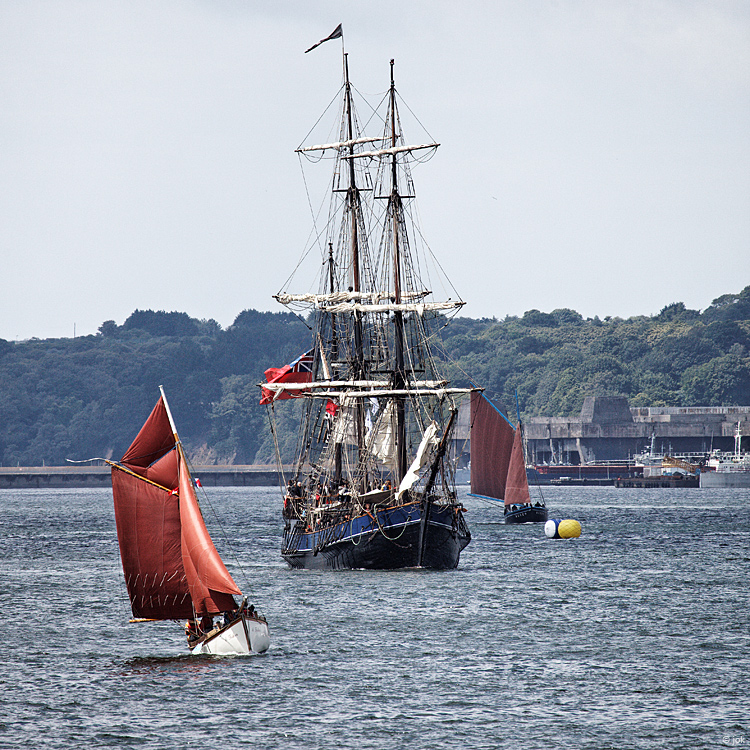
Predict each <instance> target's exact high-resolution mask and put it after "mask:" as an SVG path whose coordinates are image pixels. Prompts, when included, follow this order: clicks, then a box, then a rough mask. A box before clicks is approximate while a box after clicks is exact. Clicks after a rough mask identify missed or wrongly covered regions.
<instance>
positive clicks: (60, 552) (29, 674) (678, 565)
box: [0, 488, 750, 750]
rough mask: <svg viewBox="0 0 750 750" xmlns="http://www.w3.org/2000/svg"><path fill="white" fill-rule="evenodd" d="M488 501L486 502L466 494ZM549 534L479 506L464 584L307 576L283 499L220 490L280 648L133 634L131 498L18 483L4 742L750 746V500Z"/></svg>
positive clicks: (612, 500)
mask: <svg viewBox="0 0 750 750" xmlns="http://www.w3.org/2000/svg"><path fill="white" fill-rule="evenodd" d="M464 491H465V490H464ZM545 496H546V499H547V504H548V505H549V506H550V508H551V511H552V513H551V516H553V517H558V518H560V517H562V518H566V517H568V518H577V519H578V520H579V521H581V524H582V526H583V534H582V536H581V538H580V539H577V540H550V539H547V538H546V537H545V536H544V532H543V528H542V527H541V525H533V526H515V527H514V526H508V527H506V526H504V525H503V524H502V523H501V517H500V515H499V513H498V511H497V510H496V508H494V507H490V506H489V505H487V504H485V503H483V502H482V501H480V500H475V499H472V498H466V499H465V504H466V506H467V508H468V509H469V512H468V514H467V518H468V520H469V523H470V525H471V528H472V532H473V535H474V539H473V541H472V543H471V544H470V545H469V547H468V548H467V549H466V550H465V551H464V553H463V555H462V557H461V564H460V567H459V569H458V570H455V571H447V572H427V571H398V572H367V571H340V572H311V571H292V570H289V569H288V568H287V566H286V565H285V564H284V563H283V561H282V560H281V559H280V557H279V553H278V552H279V537H280V530H281V529H280V520H279V516H278V494H277V491H276V490H274V489H250V488H231V489H217V490H213V491H211V493H210V498H211V501H212V502H211V504H212V506H213V508H215V510H216V512H217V514H218V516H219V518H220V520H221V525H222V528H223V531H224V533H225V534H226V538H227V539H228V540H231V548H232V550H234V551H233V552H231V551H229V549H228V547H227V544H226V542H225V538H224V535H223V534H222V533H221V531H219V528H218V526H217V521H216V519H215V518H214V517H213V516H212V515H211V513H210V512H209V513H207V516H208V518H207V520H208V525H209V528H210V529H211V530H212V532H213V535H214V538H215V540H216V542H217V546H218V547H219V548H220V550H221V551H222V554H223V556H224V559H225V560H226V562H227V564H228V566H229V567H230V569H231V570H232V572H233V573H235V574H236V575H235V577H236V578H237V580H238V582H239V583H240V586H241V587H242V588H243V590H249V591H250V593H251V595H252V598H253V601H255V602H256V603H257V604H258V605H260V607H261V609H262V610H263V611H264V612H265V613H266V615H267V617H268V620H269V623H270V626H271V637H272V646H271V649H270V651H269V652H268V653H267V654H265V655H263V656H256V657H244V658H223V659H220V658H211V657H189V656H187V655H186V654H185V644H184V638H183V635H182V627H181V624H178V623H157V624H143V625H129V624H127V620H128V616H129V609H128V606H127V600H126V595H125V586H124V583H123V580H122V573H121V569H120V561H119V553H118V549H117V542H116V538H115V528H114V515H113V510H112V502H111V496H110V494H109V492H107V491H102V490H23V491H13V490H2V491H0V636H1V637H2V644H3V646H4V648H3V656H2V660H1V662H0V701H2V711H1V712H0V747H1V748H15V747H34V748H66V749H67V748H78V747H82V748H88V747H91V748H192V747H196V748H206V747H214V746H219V747H231V748H238V747H256V748H285V749H287V748H288V749H295V748H309V749H311V750H314V749H318V748H320V749H321V750H322V749H324V748H325V749H329V748H332V747H341V748H373V749H378V750H381V749H382V748H416V749H422V748H424V749H427V748H430V749H431V750H432V749H434V748H448V747H450V748H454V747H464V748H471V750H477V749H480V748H562V747H570V748H581V749H583V748H591V749H592V750H593V749H594V748H595V749H596V750H602V749H603V748H618V749H620V748H631V747H632V748H660V749H661V748H696V747H705V748H709V747H727V746H740V745H748V744H750V716H749V714H750V711H749V710H748V695H750V677H749V676H750V649H749V648H748V647H749V646H750V632H749V628H748V598H749V596H748V586H747V583H748V563H749V562H750V490H719V489H716V490H705V489H704V490H700V489H695V490H636V489H627V490H624V489H623V490H617V489H613V488H553V489H549V490H547V491H546V492H545Z"/></svg>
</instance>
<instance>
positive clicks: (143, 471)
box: [107, 389, 270, 655]
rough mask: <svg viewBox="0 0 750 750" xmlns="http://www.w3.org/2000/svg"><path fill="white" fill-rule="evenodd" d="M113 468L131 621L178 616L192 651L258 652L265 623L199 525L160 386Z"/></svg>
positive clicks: (265, 642)
mask: <svg viewBox="0 0 750 750" xmlns="http://www.w3.org/2000/svg"><path fill="white" fill-rule="evenodd" d="M107 463H108V464H109V465H110V466H111V467H112V494H113V496H114V503H115V520H116V523H117V538H118V542H119V545H120V557H121V559H122V568H123V573H124V575H125V584H126V586H127V589H128V595H129V598H130V606H131V609H132V612H133V618H132V620H131V622H154V621H159V620H183V619H187V622H186V623H185V633H186V636H187V639H188V647H189V649H190V653H192V654H215V655H230V654H251V653H255V654H260V653H263V652H264V651H266V650H267V649H268V647H269V643H270V639H269V633H268V623H267V622H266V620H265V618H264V617H263V616H262V615H260V614H259V613H257V612H256V610H255V608H254V607H253V606H248V605H247V599H246V598H243V599H242V602H241V604H240V605H239V606H238V605H237V601H236V600H235V598H234V597H235V596H241V595H242V592H241V591H240V589H239V588H238V586H237V584H236V583H235V582H234V579H233V578H232V576H231V575H230V573H229V571H228V570H227V568H226V566H225V565H224V562H223V561H222V559H221V557H220V556H219V553H218V551H217V549H216V547H215V546H214V543H213V541H212V540H211V536H210V535H209V533H208V530H207V529H206V525H205V523H204V520H203V515H202V513H201V509H200V506H199V504H198V498H197V496H196V492H195V482H194V480H193V478H192V476H191V475H190V469H189V467H188V464H187V458H186V456H185V452H184V450H183V448H182V443H181V442H180V438H179V436H178V434H177V429H176V428H175V425H174V420H173V419H172V414H171V412H170V410H169V405H168V404H167V399H166V396H165V395H164V390H163V389H161V397H160V398H159V401H157V403H156V406H155V407H154V409H153V411H152V412H151V415H150V416H149V418H148V419H147V420H146V423H145V424H144V425H143V427H142V428H141V430H140V432H139V433H138V435H137V436H136V438H135V440H134V441H133V443H132V444H131V446H130V447H129V448H128V450H127V451H126V452H125V455H124V456H123V457H122V459H121V460H120V461H119V462H113V461H107Z"/></svg>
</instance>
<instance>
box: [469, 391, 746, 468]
mask: <svg viewBox="0 0 750 750" xmlns="http://www.w3.org/2000/svg"><path fill="white" fill-rule="evenodd" d="M462 412H463V413H461V414H460V415H459V423H458V430H457V434H456V436H455V440H454V455H461V456H462V462H464V463H466V462H468V460H469V455H470V445H471V429H470V424H469V421H470V418H469V414H468V408H467V409H463V410H462ZM508 416H509V418H510V419H511V421H512V422H515V421H516V420H515V418H514V415H508ZM738 422H739V426H740V432H741V434H742V435H744V436H746V437H744V439H743V445H742V447H743V449H748V448H750V406H685V407H633V408H630V407H629V405H628V401H627V399H626V398H625V397H624V396H622V397H620V396H591V397H588V398H586V399H585V400H584V403H583V407H582V408H581V412H580V414H579V415H578V417H532V418H531V419H529V420H527V421H526V422H524V433H525V438H526V450H527V453H526V458H527V461H528V462H529V463H531V464H570V465H574V466H575V465H583V464H592V463H595V462H607V461H627V460H629V459H632V457H633V456H634V455H636V454H638V453H643V452H644V451H647V450H649V448H650V446H651V445H652V444H653V448H654V451H655V452H657V453H667V454H690V453H692V454H705V453H709V452H710V451H711V450H721V451H733V450H734V447H735V445H734V436H735V431H736V429H737V424H738Z"/></svg>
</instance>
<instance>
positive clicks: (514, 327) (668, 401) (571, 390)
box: [0, 286, 750, 466]
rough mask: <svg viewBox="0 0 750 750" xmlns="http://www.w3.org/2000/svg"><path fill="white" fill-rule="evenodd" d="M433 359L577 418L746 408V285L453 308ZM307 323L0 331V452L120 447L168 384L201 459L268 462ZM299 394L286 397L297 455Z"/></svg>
mask: <svg viewBox="0 0 750 750" xmlns="http://www.w3.org/2000/svg"><path fill="white" fill-rule="evenodd" d="M440 335H441V337H442V345H441V346H439V347H438V352H437V353H438V355H439V356H442V357H443V359H444V360H445V366H446V369H447V371H448V373H449V376H450V378H451V380H453V382H454V383H456V384H458V385H466V384H469V383H470V382H473V383H476V384H478V385H481V386H483V387H485V388H486V391H487V394H488V395H489V396H490V397H491V398H492V399H493V400H495V401H496V402H497V403H498V404H499V405H501V406H502V407H505V408H506V409H507V410H509V411H510V412H511V413H512V412H514V411H515V407H514V404H515V393H516V390H517V391H518V395H519V401H520V404H521V408H522V410H523V412H524V414H525V415H526V416H532V415H552V416H567V415H576V414H578V412H579V411H580V408H581V404H582V402H583V398H584V396H587V395H620V394H621V395H625V396H627V397H628V398H629V399H630V403H631V405H632V406H679V405H701V406H712V405H716V406H719V405H737V404H742V405H747V404H750V357H748V351H749V350H750V286H748V287H746V288H745V289H744V290H743V291H742V292H740V293H739V294H726V295H724V296H722V297H720V298H718V299H716V300H714V302H713V303H712V304H711V306H710V307H708V308H707V309H706V310H704V311H703V312H699V311H697V310H689V309H687V308H686V307H685V306H684V305H683V304H682V303H676V304H673V305H669V306H667V307H665V308H664V309H663V310H662V311H661V312H660V313H659V314H658V315H656V316H653V317H633V318H628V319H626V320H623V319H621V318H605V319H604V320H599V319H598V318H593V319H584V318H582V317H581V315H579V314H578V313H577V312H575V311H574V310H567V309H565V310H554V311H553V312H551V313H542V312H539V311H538V310H530V311H528V312H527V313H525V314H524V315H523V316H522V317H507V318H505V319H504V320H494V319H492V320H489V319H482V320H473V319H470V318H454V319H453V320H451V321H450V322H449V324H448V325H447V326H445V327H443V328H442V329H441V332H440ZM309 346H310V331H309V330H308V328H307V326H306V325H305V324H304V323H303V322H302V321H301V320H300V319H299V318H297V317H296V316H294V315H291V314H289V313H262V312H256V311H254V310H246V311H244V312H242V313H241V314H240V315H239V316H238V317H237V319H236V320H235V321H234V323H233V325H231V326H230V327H228V328H227V329H226V330H224V329H222V328H221V327H220V326H219V325H218V324H217V323H216V322H215V321H211V320H209V321H199V320H195V319H193V318H190V317H189V316H188V315H186V314H185V313H177V312H169V313H168V312H154V311H151V310H146V311H141V310H136V311H135V312H134V313H133V314H132V315H131V316H130V317H129V318H128V319H127V320H126V321H125V322H124V323H123V324H122V325H119V326H118V325H117V324H116V323H115V322H114V321H106V322H104V323H103V324H102V325H101V327H100V329H99V333H98V334H97V335H95V336H85V337H79V338H75V339H49V340H37V339H33V340H31V341H25V342H20V343H10V342H7V341H3V340H0V463H2V465H4V466H8V465H13V466H14V465H17V464H20V465H22V466H24V465H27V466H34V465H41V464H43V463H45V464H48V465H57V464H62V463H64V461H65V459H66V458H89V457H93V456H103V457H112V456H114V457H116V458H119V457H120V456H121V455H122V453H123V452H124V451H125V449H126V448H127V446H128V445H129V443H130V441H131V440H132V438H133V437H134V435H135V434H136V432H137V431H138V429H139V428H140V426H141V424H142V423H143V420H144V419H145V417H146V416H147V415H148V413H149V412H150V410H151V408H152V407H153V405H154V403H155V402H156V400H157V398H158V390H157V388H158V386H159V385H164V387H165V390H166V392H167V395H168V398H169V401H170V404H171V406H172V410H173V412H174V414H175V418H176V420H177V424H178V428H179V430H180V435H181V437H182V439H183V441H184V443H185V444H186V446H187V447H188V449H189V451H190V452H191V454H192V456H193V460H194V461H195V462H196V463H212V462H218V463H232V462H233V463H255V462H258V463H264V462H271V461H272V460H273V458H274V446H273V441H272V439H271V436H270V432H269V429H268V420H267V416H266V410H265V408H264V407H261V406H259V405H258V400H259V389H258V388H257V383H259V382H260V381H262V380H263V372H264V371H265V370H266V369H267V368H268V367H278V366H281V365H283V364H286V363H287V362H290V361H292V360H293V359H295V358H296V357H297V356H298V355H299V354H301V353H302V352H303V351H305V350H306V349H307V348H309ZM299 406H300V404H299V403H295V402H290V401H286V402H284V403H283V404H279V405H278V406H277V407H276V408H277V415H278V414H282V415H283V417H284V419H285V424H284V425H282V429H281V431H280V434H279V438H280V444H281V448H282V451H283V452H284V454H285V457H286V458H289V456H290V455H291V452H292V451H293V448H294V445H295V440H296V432H295V421H296V418H297V416H298V413H299Z"/></svg>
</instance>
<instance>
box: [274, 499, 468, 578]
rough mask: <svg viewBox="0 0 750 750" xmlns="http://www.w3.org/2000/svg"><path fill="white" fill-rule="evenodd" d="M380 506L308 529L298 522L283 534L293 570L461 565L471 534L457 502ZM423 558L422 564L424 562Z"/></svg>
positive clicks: (453, 566) (443, 568)
mask: <svg viewBox="0 0 750 750" xmlns="http://www.w3.org/2000/svg"><path fill="white" fill-rule="evenodd" d="M424 512H425V511H424V508H423V504H422V503H421V502H412V503H407V504H405V505H399V506H393V507H387V508H376V509H374V510H372V511H370V512H367V513H365V514H364V515H361V516H357V517H356V518H353V519H346V520H339V521H334V522H333V523H331V524H330V525H328V526H325V527H323V528H318V529H315V530H310V529H309V528H305V526H304V524H303V522H301V521H298V522H296V523H295V524H294V525H293V526H290V527H289V528H288V529H287V530H286V531H285V532H284V539H283V547H282V552H281V554H282V557H283V558H284V560H286V562H287V563H289V565H291V567H293V568H307V569H317V570H351V569H356V568H366V569H375V570H396V569H399V568H415V567H423V568H432V569H437V570H449V569H452V568H455V567H457V566H458V562H459V558H460V555H461V551H462V550H463V549H464V547H466V545H467V544H468V543H469V542H470V541H471V532H470V531H469V529H468V527H467V525H466V521H465V520H464V517H463V509H462V506H461V505H460V504H458V503H447V504H430V505H429V506H428V517H427V518H426V519H424V520H423V514H424ZM420 562H421V564H420Z"/></svg>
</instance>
